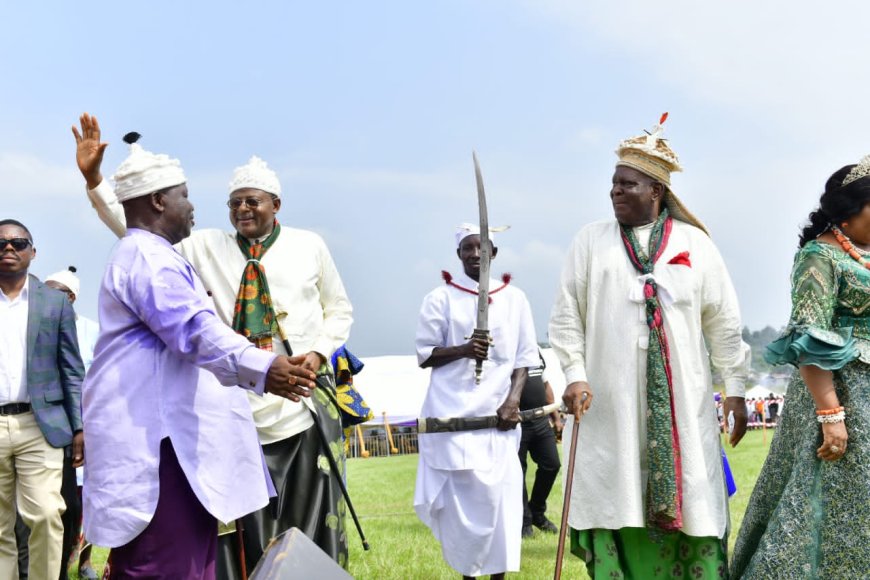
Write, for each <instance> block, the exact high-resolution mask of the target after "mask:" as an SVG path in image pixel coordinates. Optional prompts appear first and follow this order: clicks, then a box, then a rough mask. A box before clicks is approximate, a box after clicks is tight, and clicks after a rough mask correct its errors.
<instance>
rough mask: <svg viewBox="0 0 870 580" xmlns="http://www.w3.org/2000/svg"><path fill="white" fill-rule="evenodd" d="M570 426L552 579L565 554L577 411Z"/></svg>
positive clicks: (556, 577)
mask: <svg viewBox="0 0 870 580" xmlns="http://www.w3.org/2000/svg"><path fill="white" fill-rule="evenodd" d="M587 396H588V395H587V394H586V393H583V395H582V396H581V397H580V403H578V404H579V405H582V404H583V403H585V402H586V398H587ZM574 417H575V420H574V424H573V425H572V426H571V450H570V451H569V452H568V471H567V472H566V473H565V499H564V500H563V501H562V523H561V525H560V526H559V545H558V547H557V548H556V572H555V573H554V574H553V580H560V578H562V559H563V557H564V556H565V536H566V535H567V533H568V509H569V508H570V507H571V484H572V483H573V481H574V458H575V457H576V455H577V436H578V434H579V433H580V420H579V419H578V418H577V417H579V413H578V414H577V415H575V416H574Z"/></svg>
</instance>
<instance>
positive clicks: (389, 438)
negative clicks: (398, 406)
mask: <svg viewBox="0 0 870 580" xmlns="http://www.w3.org/2000/svg"><path fill="white" fill-rule="evenodd" d="M384 430H385V431H386V432H387V443H389V444H390V449H389V453H390V454H392V455H395V454H396V453H398V452H399V450H398V449H396V446H395V445H394V444H393V431H392V429H390V423H389V422H388V421H387V412H386V411H384Z"/></svg>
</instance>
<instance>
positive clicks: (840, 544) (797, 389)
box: [731, 241, 870, 579]
mask: <svg viewBox="0 0 870 580" xmlns="http://www.w3.org/2000/svg"><path fill="white" fill-rule="evenodd" d="M765 360H767V361H768V362H770V363H772V364H786V363H788V364H792V365H795V366H796V367H797V366H799V365H806V364H813V365H816V366H818V367H820V368H823V369H827V370H831V371H833V374H834V385H835V388H836V391H837V396H838V397H839V400H840V404H841V405H843V406H844V407H845V408H846V429H847V431H848V435H849V445H848V450H847V451H846V453H845V455H844V456H843V458H842V459H840V460H839V461H834V462H826V461H821V460H819V459H817V458H816V449H818V447H819V446H820V445H821V442H822V435H821V426H820V425H819V423H818V422H817V421H816V415H815V405H814V403H813V399H812V396H811V395H810V392H809V390H808V389H807V387H806V385H805V384H804V382H803V380H802V379H801V375H800V372H799V371H797V370H796V371H795V372H794V375H793V376H792V379H791V382H790V383H789V387H788V393H787V394H786V398H785V406H784V410H783V414H782V419H781V421H780V423H779V425H778V427H777V429H776V435H775V436H774V438H773V442H772V443H771V447H770V453H769V455H768V457H767V460H766V461H765V463H764V467H763V469H762V471H761V475H760V477H759V478H758V482H757V483H756V485H755V489H754V490H753V492H752V497H751V498H750V501H749V506H748V507H747V510H746V515H745V517H744V519H743V524H742V526H741V528H740V535H739V537H738V538H737V543H736V544H735V546H734V557H733V560H732V562H731V576H732V578H753V579H754V578H760V579H768V578H788V579H798V578H870V270H868V269H866V268H864V267H863V266H862V265H861V264H859V263H858V262H857V261H855V260H853V259H852V258H851V257H849V256H848V255H847V254H846V253H845V252H843V251H842V250H840V249H839V248H837V247H834V246H831V245H829V244H826V243H823V242H819V241H811V242H808V243H807V244H806V245H805V246H804V247H803V248H802V249H801V250H800V251H799V252H798V254H797V257H796V258H795V265H794V269H793V270H792V313H791V318H790V320H789V323H788V327H787V328H786V330H785V332H784V333H783V335H782V336H781V337H780V338H779V339H778V340H776V341H774V342H773V343H771V344H770V346H768V351H767V353H766V354H765Z"/></svg>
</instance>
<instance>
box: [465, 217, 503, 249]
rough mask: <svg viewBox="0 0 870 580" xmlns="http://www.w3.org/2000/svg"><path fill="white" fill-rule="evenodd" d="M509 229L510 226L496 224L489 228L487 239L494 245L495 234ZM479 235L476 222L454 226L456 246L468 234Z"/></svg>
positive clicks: (478, 227)
mask: <svg viewBox="0 0 870 580" xmlns="http://www.w3.org/2000/svg"><path fill="white" fill-rule="evenodd" d="M508 229H510V226H496V227H494V228H489V241H490V242H492V245H493V246H495V234H497V233H499V232H503V231H506V230H508ZM476 235H480V226H479V225H476V224H470V223H464V224H460V225H458V226H457V227H456V247H457V248H458V247H459V246H460V245H462V240H464V239H465V238H467V237H468V236H476Z"/></svg>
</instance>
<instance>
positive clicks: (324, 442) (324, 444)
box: [278, 326, 369, 550]
mask: <svg viewBox="0 0 870 580" xmlns="http://www.w3.org/2000/svg"><path fill="white" fill-rule="evenodd" d="M278 328H279V330H280V328H281V327H280V326H279V327H278ZM280 333H281V343H282V344H283V345H284V348H285V349H287V354H288V355H289V356H293V348H291V346H290V341H289V340H287V338H286V337H285V336H284V331H283V330H281V331H280ZM314 383H315V385H316V387H318V388H321V389H323V390H324V391H325V392H326V395H327V396H328V397H329V399H330V401H331V402H332V404H333V405H335V408H336V409H338V401H336V400H335V397H334V396H333V395H332V393H330V392H329V389H327V388H325V387H321V386H320V383H318V382H317V381H316V380H315V382H314ZM308 411H309V412H310V413H311V418H312V419H313V420H314V427H315V428H316V429H317V435H318V436H319V437H320V447H321V448H323V454H324V455H326V460H327V461H328V462H329V470H330V471H331V472H332V475H333V476H335V479H336V481H337V482H338V487H339V488H340V489H341V495H343V496H344V501H345V502H347V510H348V511H349V512H350V515H351V517H352V518H353V523H354V524H355V525H356V531H357V532H359V537H360V540H362V545H363V550H368V549H369V543H368V540H366V535H365V534H364V533H363V529H362V526H361V525H360V523H359V518H358V517H357V515H356V510H354V509H353V503H352V502H351V501H350V494H349V493H348V492H347V486H346V485H344V477H343V475H342V473H341V470H340V469H338V463H336V461H335V457H333V456H332V450H331V449H330V448H329V439H327V437H326V431H324V430H323V425H321V424H320V420H319V419H320V418H319V417H318V416H317V413H315V412H314V409H312V408H311V407H308Z"/></svg>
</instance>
